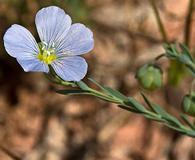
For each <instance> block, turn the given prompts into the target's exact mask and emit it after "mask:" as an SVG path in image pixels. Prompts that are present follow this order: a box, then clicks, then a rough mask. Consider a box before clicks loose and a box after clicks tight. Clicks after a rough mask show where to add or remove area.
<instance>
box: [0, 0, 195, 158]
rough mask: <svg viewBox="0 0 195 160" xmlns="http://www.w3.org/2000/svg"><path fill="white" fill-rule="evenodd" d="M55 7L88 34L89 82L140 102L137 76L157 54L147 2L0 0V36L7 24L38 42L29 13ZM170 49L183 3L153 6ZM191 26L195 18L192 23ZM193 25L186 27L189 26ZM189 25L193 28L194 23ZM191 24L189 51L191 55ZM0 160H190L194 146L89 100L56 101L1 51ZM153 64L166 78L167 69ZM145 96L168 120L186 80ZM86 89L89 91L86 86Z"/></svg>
mask: <svg viewBox="0 0 195 160" xmlns="http://www.w3.org/2000/svg"><path fill="white" fill-rule="evenodd" d="M50 5H57V6H59V7H61V8H63V9H64V10H65V11H66V12H67V13H69V14H70V15H71V16H72V18H73V21H74V22H82V23H85V24H86V25H87V26H88V27H89V28H91V30H92V31H93V33H94V38H95V47H94V49H93V51H92V52H91V53H88V54H86V55H84V57H85V58H86V60H87V62H88V64H89V70H88V74H87V76H86V78H85V79H84V80H85V81H86V82H87V83H89V82H88V80H87V77H91V78H93V79H95V80H96V81H98V82H100V83H101V84H104V85H107V86H110V87H113V88H115V89H118V90H119V91H121V92H122V93H124V94H125V95H129V96H132V97H135V98H136V99H137V100H139V101H140V102H143V100H142V99H141V96H140V92H139V91H141V89H140V87H139V85H138V83H137V81H136V79H135V77H134V76H135V72H136V70H137V68H138V67H139V66H141V65H143V64H145V63H147V62H149V61H150V60H152V59H153V58H154V57H156V56H157V55H160V54H161V53H163V51H164V50H163V47H162V44H163V41H162V38H161V34H160V32H159V30H158V26H157V23H156V20H155V17H154V14H153V10H152V9H151V6H150V5H149V3H148V0H64V1H60V0H44V1H42V0H1V1H0V36H1V38H2V37H3V35H4V33H5V31H6V29H7V28H8V27H9V26H10V25H11V24H14V23H17V24H21V25H24V26H25V27H27V28H28V29H29V30H31V31H32V32H33V34H34V35H35V36H36V37H38V36H37V33H36V28H35V25H34V17H35V14H36V12H37V11H38V10H39V9H40V8H42V7H44V6H50ZM157 6H158V9H159V10H160V14H161V17H162V19H163V23H164V25H165V28H166V31H167V33H168V38H169V40H170V41H177V42H181V41H182V39H183V36H184V35H183V34H182V31H183V30H184V24H185V23H184V22H185V16H186V14H187V7H188V0H159V1H157ZM193 19H194V18H193ZM193 19H192V21H193ZM193 22H194V21H193ZM193 33H195V23H194V27H193V28H192V36H191V46H192V48H194V47H195V45H194V44H195V43H194V42H195V41H194V40H195V36H194V35H195V34H193ZM0 50H1V53H0V160H12V159H16V160H21V159H24V160H193V159H195V140H193V139H192V138H189V137H186V136H182V135H180V134H178V133H176V132H175V131H172V130H170V129H168V128H166V127H164V126H163V125H161V124H159V123H157V122H152V121H149V120H146V119H145V118H143V117H142V116H140V115H136V114H132V113H129V112H127V111H124V110H122V109H120V108H118V107H117V105H115V104H109V103H107V102H103V101H101V100H98V99H96V98H94V97H90V96H63V95H59V94H57V93H56V92H55V90H56V89H59V88H61V87H60V86H57V85H54V84H52V83H51V82H49V81H48V80H47V79H46V78H45V77H44V75H43V74H42V73H25V72H24V71H23V70H22V69H21V67H20V66H19V65H18V64H17V62H16V61H15V59H13V58H11V57H9V56H8V55H7V54H6V52H5V49H4V47H3V42H2V43H1V44H0ZM159 64H160V65H161V66H162V68H163V70H164V71H165V72H166V70H167V68H168V67H169V62H168V61H167V60H166V59H162V60H161V61H160V62H159ZM166 80H167V76H166V73H165V74H164V83H165V85H164V88H162V89H161V90H158V91H155V92H153V93H147V94H148V95H149V97H151V98H152V100H153V101H155V102H157V103H159V104H160V105H162V106H164V107H165V109H166V110H168V111H170V112H172V113H178V111H180V103H181V98H182V96H183V95H184V94H185V93H187V91H188V88H189V82H190V81H191V78H188V77H187V78H186V79H184V80H182V81H181V84H180V85H179V86H177V87H171V86H168V85H166ZM89 84H90V83H89Z"/></svg>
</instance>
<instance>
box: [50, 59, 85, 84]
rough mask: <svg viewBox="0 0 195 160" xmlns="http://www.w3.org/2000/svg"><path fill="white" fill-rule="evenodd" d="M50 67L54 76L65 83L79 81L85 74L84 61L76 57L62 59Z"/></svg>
mask: <svg viewBox="0 0 195 160" xmlns="http://www.w3.org/2000/svg"><path fill="white" fill-rule="evenodd" d="M51 65H52V67H53V69H54V71H55V72H56V74H57V75H58V76H59V77H61V78H62V79H63V80H65V81H80V80H81V79H83V78H84V76H85V75H86V73H87V63H86V61H85V59H84V58H82V57H78V56H73V57H63V58H60V59H58V60H56V61H55V62H54V63H52V64H51Z"/></svg>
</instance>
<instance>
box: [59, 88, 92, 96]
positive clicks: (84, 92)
mask: <svg viewBox="0 0 195 160" xmlns="http://www.w3.org/2000/svg"><path fill="white" fill-rule="evenodd" d="M56 92H57V93H59V94H63V95H76V94H77V95H79V94H89V93H88V92H86V91H82V90H71V89H70V90H68V89H67V90H58V91H56Z"/></svg>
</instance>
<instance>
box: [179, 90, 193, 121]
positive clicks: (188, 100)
mask: <svg viewBox="0 0 195 160" xmlns="http://www.w3.org/2000/svg"><path fill="white" fill-rule="evenodd" d="M182 108H183V111H184V112H185V113H186V114H188V115H190V116H193V117H195V92H193V93H192V94H190V95H189V94H187V95H185V96H184V98H183V101H182Z"/></svg>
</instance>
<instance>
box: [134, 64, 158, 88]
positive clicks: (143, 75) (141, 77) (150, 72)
mask: <svg viewBox="0 0 195 160" xmlns="http://www.w3.org/2000/svg"><path fill="white" fill-rule="evenodd" d="M136 78H137V79H138V82H139V84H140V85H141V86H142V87H143V88H144V89H147V90H150V91H153V90H155V89H158V88H160V87H161V86H162V71H161V69H160V68H159V67H158V66H155V65H153V64H146V65H144V66H142V67H141V68H140V69H139V70H138V71H137V74H136Z"/></svg>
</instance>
